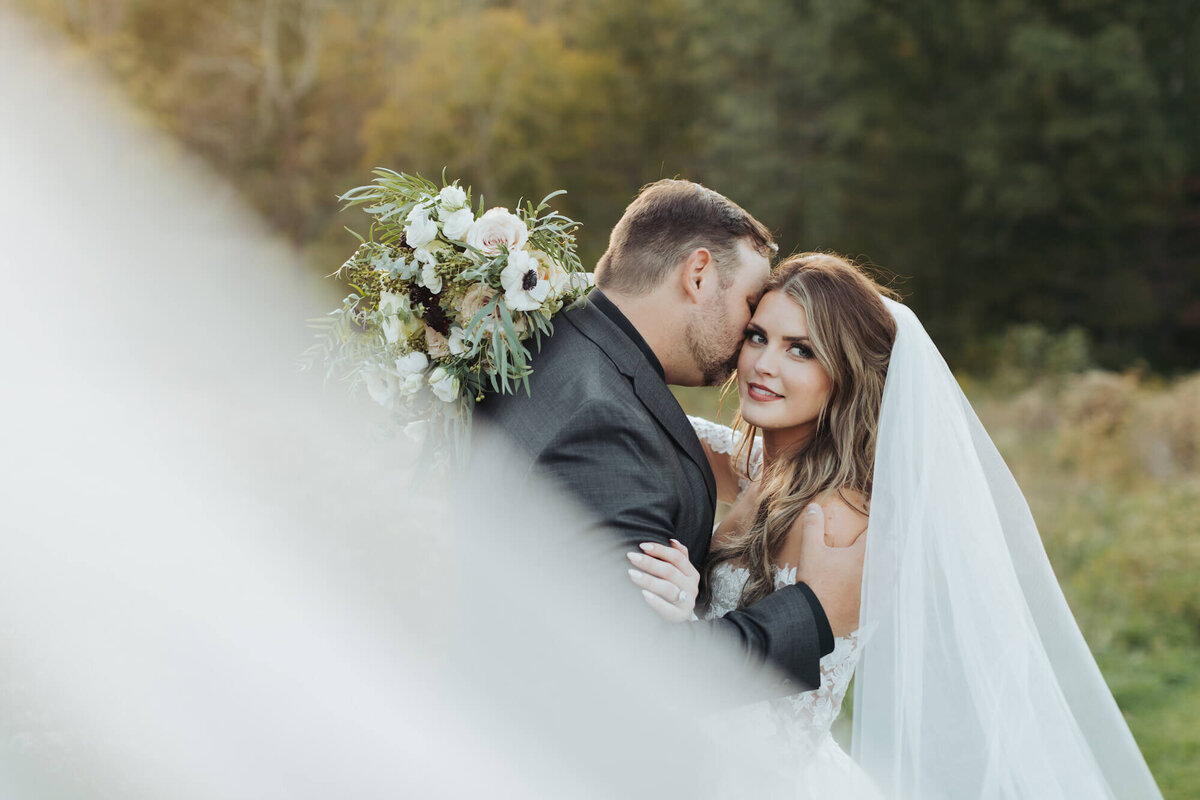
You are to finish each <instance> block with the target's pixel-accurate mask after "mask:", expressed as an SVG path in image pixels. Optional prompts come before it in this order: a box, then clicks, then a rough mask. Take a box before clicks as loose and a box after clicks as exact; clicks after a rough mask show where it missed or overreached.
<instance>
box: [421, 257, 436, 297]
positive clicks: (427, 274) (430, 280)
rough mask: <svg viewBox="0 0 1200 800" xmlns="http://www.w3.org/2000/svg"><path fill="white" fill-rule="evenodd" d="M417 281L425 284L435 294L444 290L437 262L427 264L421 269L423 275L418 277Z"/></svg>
mask: <svg viewBox="0 0 1200 800" xmlns="http://www.w3.org/2000/svg"><path fill="white" fill-rule="evenodd" d="M417 283H419V284H421V285H422V286H424V287H425V288H426V289H428V290H429V291H431V292H433V293H434V294H438V293H439V292H441V291H442V276H441V275H438V274H437V262H436V261H435V262H433V263H431V264H426V265H425V266H424V267H422V269H421V277H420V278H418V279H417Z"/></svg>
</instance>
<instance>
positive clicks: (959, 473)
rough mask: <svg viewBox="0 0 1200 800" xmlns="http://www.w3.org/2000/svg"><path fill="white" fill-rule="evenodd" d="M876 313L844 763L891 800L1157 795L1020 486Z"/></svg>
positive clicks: (906, 331) (926, 346) (951, 382)
mask: <svg viewBox="0 0 1200 800" xmlns="http://www.w3.org/2000/svg"><path fill="white" fill-rule="evenodd" d="M888 307H889V308H890V309H891V311H892V313H893V315H894V316H895V318H896V321H897V323H898V326H899V333H898V336H897V340H896V343H895V346H894V348H893V351H892V359H891V364H890V367H889V371H888V377H887V384H886V388H885V391H884V398H883V407H882V413H881V420H880V430H879V441H878V445H877V448H876V461H875V484H874V491H873V495H872V499H871V518H870V523H869V527H868V529H867V554H866V567H865V573H864V580H863V593H862V598H863V604H862V614H861V617H860V621H859V625H860V630H867V629H869V630H870V631H871V636H870V640H869V641H868V642H867V643H866V645H865V647H864V649H863V655H862V659H861V662H860V664H859V668H858V681H857V684H856V687H855V704H854V731H853V747H852V752H853V754H854V757H855V760H856V761H858V762H859V763H860V764H862V765H863V767H864V768H865V769H866V770H867V771H868V772H869V773H870V774H871V775H872V776H873V777H874V778H875V780H876V782H877V783H878V784H879V785H880V787H881V788H882V789H883V791H884V793H885V794H886V795H887V796H888V797H890V798H894V800H906V799H907V798H922V800H931V798H954V799H955V800H957V799H958V798H989V799H990V798H1030V797H1036V798H1039V800H1052V799H1053V798H1064V800H1066V799H1067V798H1072V799H1073V798H1122V800H1125V799H1127V798H1160V797H1161V794H1160V792H1159V790H1158V788H1157V786H1156V785H1155V783H1154V779H1153V777H1152V776H1151V775H1150V772H1149V769H1148V768H1147V767H1146V763H1145V761H1144V759H1143V758H1142V755H1141V753H1140V752H1139V750H1138V747H1137V744H1136V743H1135V742H1134V740H1133V737H1132V735H1131V734H1130V732H1129V729H1128V726H1127V725H1126V724H1125V721H1124V719H1123V718H1122V716H1121V712H1120V710H1119V709H1118V708H1117V705H1116V702H1115V701H1114V700H1113V697H1112V694H1111V693H1110V692H1109V690H1108V687H1107V686H1106V684H1105V683H1104V678H1103V676H1102V675H1101V674H1100V671H1099V669H1098V668H1097V666H1096V663H1095V660H1094V659H1093V658H1092V655H1091V652H1090V651H1089V650H1088V647H1087V644H1086V642H1085V641H1084V639H1083V636H1082V635H1081V633H1080V631H1079V628H1078V626H1077V625H1076V623H1075V620H1074V617H1073V616H1072V614H1071V611H1070V609H1069V608H1068V607H1067V604H1066V600H1065V599H1064V597H1063V594H1062V591H1061V589H1060V588H1059V586H1058V583H1057V581H1056V580H1055V577H1054V573H1053V571H1052V570H1051V568H1050V563H1049V560H1048V559H1047V557H1046V553H1045V550H1044V549H1043V547H1042V542H1041V539H1040V537H1039V535H1038V531H1037V527H1036V526H1035V524H1034V522H1033V518H1032V516H1031V514H1030V512H1029V508H1028V506H1027V505H1026V503H1025V500H1024V497H1023V496H1022V494H1021V491H1020V489H1019V488H1018V487H1017V484H1016V482H1015V481H1014V480H1013V477H1012V475H1011V473H1010V472H1009V470H1008V468H1007V467H1006V466H1005V464H1004V461H1003V460H1002V459H1001V457H1000V455H999V454H998V452H997V451H996V449H995V447H994V445H993V444H992V442H991V439H990V438H989V437H988V435H987V433H986V431H985V430H984V429H983V426H982V425H980V423H979V421H978V419H977V418H976V416H975V414H974V412H973V411H972V410H971V407H970V404H969V403H968V402H967V400H966V397H965V396H964V395H963V393H962V391H961V390H960V389H959V386H958V384H957V382H956V381H955V379H954V376H953V375H952V374H951V372H950V370H949V368H948V367H947V366H946V363H945V361H943V359H942V357H941V355H940V354H939V353H938V351H937V348H936V347H935V346H934V344H933V342H932V341H931V340H930V338H929V336H928V334H926V332H925V330H924V328H923V327H922V326H921V323H920V322H919V321H918V320H917V318H916V317H915V316H914V315H913V313H912V312H911V311H909V310H908V309H907V308H905V307H904V306H902V305H900V304H897V303H893V302H890V301H888Z"/></svg>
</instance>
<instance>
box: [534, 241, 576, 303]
mask: <svg viewBox="0 0 1200 800" xmlns="http://www.w3.org/2000/svg"><path fill="white" fill-rule="evenodd" d="M533 256H534V258H536V259H537V262H538V276H539V277H541V279H542V280H544V281H547V282H549V284H550V295H551V296H552V297H560V296H561V295H562V294H563V292H565V291H566V290H567V289H568V288H569V287H570V285H571V273H569V272H567V271H566V270H565V269H563V268H562V266H561V265H560V264H559V263H558V262H557V261H555V260H554V259H552V258H550V256H548V255H546V254H545V253H543V252H541V251H540V250H539V251H537V252H535V253H534V254H533Z"/></svg>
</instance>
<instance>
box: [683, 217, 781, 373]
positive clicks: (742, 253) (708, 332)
mask: <svg viewBox="0 0 1200 800" xmlns="http://www.w3.org/2000/svg"><path fill="white" fill-rule="evenodd" d="M736 253H737V259H738V261H737V265H736V268H735V271H734V272H733V274H732V278H731V280H730V282H729V283H728V284H727V285H724V286H721V287H720V288H719V290H718V291H715V292H713V294H712V295H710V296H709V299H708V300H707V301H706V302H705V306H704V310H703V313H702V315H701V316H700V319H699V320H696V321H695V323H694V324H693V325H690V326H689V327H688V331H687V338H688V344H689V346H690V348H691V351H692V356H693V358H694V359H695V360H696V366H697V367H698V368H699V370H700V373H701V375H702V376H703V379H702V383H703V385H705V386H715V385H717V384H719V383H721V382H723V381H724V380H725V379H726V378H728V377H729V376H730V375H731V374H732V373H733V370H734V368H735V367H736V366H737V360H738V354H739V353H740V351H741V346H742V338H743V337H744V335H745V331H746V325H747V323H749V322H750V316H751V315H752V314H753V313H754V307H755V306H756V305H757V304H758V300H759V298H760V297H761V296H762V289H763V285H764V284H766V282H767V278H768V277H770V274H771V262H770V261H769V260H768V259H767V257H766V256H764V255H763V254H761V253H759V252H758V251H756V250H755V249H754V248H753V247H751V246H750V244H749V243H748V242H747V241H746V240H745V239H742V240H741V241H739V242H738V248H737V251H736Z"/></svg>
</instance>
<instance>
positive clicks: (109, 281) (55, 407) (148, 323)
mask: <svg viewBox="0 0 1200 800" xmlns="http://www.w3.org/2000/svg"><path fill="white" fill-rule="evenodd" d="M39 37H40V34H39V33H38V32H37V31H35V30H33V29H32V28H31V27H29V26H27V25H26V24H24V23H23V22H21V21H20V20H18V19H15V18H13V17H12V16H11V15H10V14H9V13H8V12H6V11H4V10H2V9H0V53H3V56H2V57H0V59H2V61H3V64H2V69H0V108H4V109H5V114H6V121H5V123H4V125H3V126H2V127H0V187H2V188H3V191H2V192H0V227H2V230H3V236H2V237H0V263H2V264H3V295H4V297H5V303H4V311H3V317H2V319H3V323H2V329H0V334H2V335H0V369H2V370H3V377H2V379H0V380H2V383H3V386H4V390H3V393H2V395H0V454H2V455H0V509H2V510H0V514H2V517H0V520H2V521H0V526H2V531H3V544H2V548H3V549H2V552H0V796H3V797H4V798H6V800H9V799H13V800H23V799H24V798H74V797H79V798H83V797H87V798H104V797H112V798H121V799H122V800H135V799H136V798H161V797H170V798H176V799H177V800H183V799H186V798H239V797H245V798H256V800H261V799H263V798H276V797H278V798H284V797H287V798H306V797H313V798H318V797H319V798H329V797H353V798H372V797H380V798H383V797H387V798H397V797H413V798H418V797H419V798H441V797H475V796H481V797H482V796H486V797H489V798H491V797H553V798H572V797H613V796H619V797H625V798H636V797H655V798H662V797H681V796H688V797H693V798H702V797H710V796H717V795H718V793H719V792H721V791H722V790H721V789H720V788H719V787H721V786H725V787H726V788H727V787H728V786H729V785H730V783H729V780H730V778H729V776H728V775H726V776H725V779H724V780H722V779H719V777H718V773H721V772H722V771H723V770H724V768H725V767H728V768H729V770H734V771H736V772H737V773H738V775H739V777H737V779H736V780H737V781H738V784H737V785H738V786H739V787H740V788H741V789H742V790H744V791H745V793H746V794H748V795H753V796H769V795H770V791H771V790H770V787H769V786H767V785H765V784H763V785H761V786H760V785H759V784H758V783H756V777H755V776H756V775H760V774H765V773H766V772H767V771H766V770H764V769H762V768H761V765H756V763H755V752H756V749H755V748H754V746H753V743H749V742H747V743H744V744H745V745H746V746H745V747H744V748H743V749H741V750H740V751H739V750H738V745H739V743H737V742H722V743H721V749H720V751H719V752H717V751H715V750H714V749H713V745H712V744H711V741H710V737H709V736H708V734H707V733H706V731H707V730H708V729H707V728H706V727H705V726H704V724H703V720H702V718H703V717H704V716H705V714H706V713H707V710H706V709H707V707H709V706H716V705H720V704H723V703H724V702H725V700H724V699H723V698H722V696H721V695H722V688H723V687H734V686H738V687H740V688H744V684H745V683H746V682H749V681H750V680H752V678H751V677H750V676H747V675H743V674H741V673H740V672H738V670H737V667H736V665H735V664H734V663H733V662H735V661H736V659H735V658H733V657H732V656H731V657H730V658H728V659H726V658H724V657H723V654H722V653H715V652H713V653H708V654H706V655H705V656H704V657H703V658H696V659H691V658H689V659H687V660H686V661H683V662H681V660H680V657H679V656H671V655H670V654H669V653H668V652H666V651H665V650H661V649H652V648H650V649H651V650H652V652H646V651H647V649H648V648H645V647H642V646H639V645H640V644H644V636H645V632H644V631H642V630H641V629H640V627H639V624H640V621H642V620H646V619H647V618H648V617H649V616H650V615H649V613H648V612H647V611H646V610H645V609H644V608H643V607H642V604H641V601H640V598H639V597H637V595H636V591H635V590H634V589H633V588H632V587H631V586H629V585H627V584H626V582H625V581H624V576H623V574H621V575H618V576H613V580H616V581H617V582H616V583H615V584H613V585H610V584H608V583H606V580H605V576H596V575H593V574H592V573H593V572H597V570H593V569H589V561H588V559H589V557H590V556H591V554H590V553H589V552H588V547H589V546H590V545H589V544H588V542H587V540H584V539H579V540H576V539H574V538H572V531H574V530H575V529H576V527H577V525H576V523H575V520H576V519H578V516H577V515H574V514H572V512H571V511H570V510H569V509H566V508H564V507H563V505H562V503H561V502H559V501H558V500H557V498H556V497H555V496H554V495H553V493H551V492H548V491H545V490H540V489H539V488H538V487H530V486H525V485H523V484H522V482H520V481H518V480H516V479H515V477H514V476H515V475H517V474H519V473H516V472H515V471H513V470H510V469H507V468H506V467H505V466H504V465H503V464H502V462H500V461H498V460H493V461H484V466H483V469H482V471H481V472H480V473H479V474H478V475H477V476H476V477H475V478H474V479H473V480H472V481H471V482H470V483H464V482H460V483H458V484H455V485H447V484H445V483H439V482H437V481H427V482H426V483H425V484H424V485H423V487H422V489H421V491H420V492H416V493H414V492H412V491H410V490H409V489H408V488H406V487H407V486H408V478H409V477H410V476H411V474H412V473H413V472H414V471H415V470H416V469H419V465H414V464H411V463H410V461H411V459H412V458H413V450H412V449H411V448H409V447H407V446H406V445H405V444H404V443H403V441H400V440H397V441H393V442H384V443H380V442H378V441H371V440H370V439H369V438H364V437H363V436H361V435H360V434H361V430H360V426H356V425H349V424H344V423H345V422H346V421H347V420H354V419H356V418H359V417H361V416H362V413H363V412H362V411H361V410H356V409H354V408H352V407H350V406H349V404H347V403H342V402H341V398H340V397H339V396H338V395H339V393H340V392H339V391H338V390H335V391H331V392H329V393H328V394H327V395H326V396H325V398H324V399H320V398H319V394H320V393H319V392H318V391H317V389H318V387H316V386H315V385H314V383H313V382H312V381H310V380H301V378H300V376H297V375H296V374H295V372H294V366H293V365H294V363H295V361H294V359H295V355H296V354H297V353H299V352H300V350H301V349H302V348H303V347H304V345H305V344H306V342H305V341H304V339H305V332H304V329H303V326H302V320H303V319H305V318H306V317H307V316H311V315H312V313H313V308H312V306H316V305H319V304H320V301H315V302H309V301H308V300H307V299H306V298H307V295H308V293H309V292H314V293H315V291H316V290H314V289H312V288H311V286H310V285H309V284H308V283H307V282H305V281H304V280H303V279H301V278H300V277H299V276H301V275H303V274H304V270H302V269H301V267H300V265H299V264H298V259H297V258H296V256H295V255H294V254H293V253H292V252H291V251H290V250H289V249H288V248H286V247H283V246H281V245H279V244H277V243H275V242H274V241H273V239H272V237H271V236H270V235H269V234H268V232H267V231H266V230H265V229H264V228H263V227H262V226H261V225H260V224H259V223H258V222H256V221H255V220H254V218H253V215H252V214H250V213H249V212H247V211H246V209H245V208H244V207H243V206H242V205H241V204H240V203H239V202H238V201H237V200H236V199H235V198H234V196H233V195H232V193H231V192H230V191H229V189H228V188H227V187H225V186H223V185H222V184H221V183H220V182H218V181H216V180H214V179H212V178H210V177H207V176H205V175H204V174H203V173H202V171H201V170H199V169H198V168H197V167H196V165H195V164H194V163H192V162H191V161H190V160H189V159H188V158H186V157H185V156H183V155H181V154H180V153H179V152H178V151H177V150H176V149H175V148H173V147H172V145H171V144H170V143H168V142H166V141H164V140H163V139H162V138H161V137H157V136H155V135H153V134H152V133H150V132H148V131H147V130H144V129H143V128H141V127H139V125H137V124H136V123H135V122H133V121H131V119H130V118H129V117H131V115H130V113H129V112H128V111H127V110H124V106H122V105H121V104H120V103H119V101H114V99H113V98H112V97H111V96H110V95H111V91H110V90H108V89H106V88H105V87H104V86H102V85H101V84H100V83H99V82H97V81H94V80H92V79H89V78H87V77H85V76H81V75H79V74H77V72H72V71H70V70H68V69H66V68H64V67H63V66H62V62H61V60H59V59H58V58H56V57H55V55H54V52H53V51H54V50H55V49H56V48H57V47H58V45H56V44H53V43H52V44H49V45H48V44H46V43H45V42H44V41H42V40H41V39H40V38H39ZM618 572H619V570H618ZM618 579H619V580H618ZM598 609H602V610H603V611H604V612H605V613H604V614H600V613H598V611H597V610H598ZM639 637H643V638H639ZM764 780H765V779H764Z"/></svg>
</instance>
